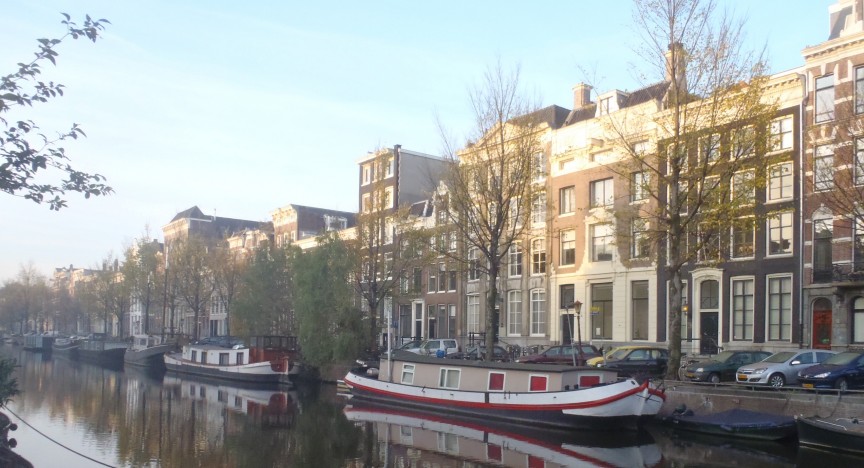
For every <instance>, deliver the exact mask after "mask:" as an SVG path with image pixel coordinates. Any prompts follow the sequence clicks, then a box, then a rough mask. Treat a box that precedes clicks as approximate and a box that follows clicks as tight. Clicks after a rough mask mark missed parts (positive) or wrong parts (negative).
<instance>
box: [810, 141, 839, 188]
mask: <svg viewBox="0 0 864 468" xmlns="http://www.w3.org/2000/svg"><path fill="white" fill-rule="evenodd" d="M832 189H834V147H833V146H832V145H820V146H817V147H816V148H815V149H814V150H813V191H815V192H824V191H827V190H832Z"/></svg>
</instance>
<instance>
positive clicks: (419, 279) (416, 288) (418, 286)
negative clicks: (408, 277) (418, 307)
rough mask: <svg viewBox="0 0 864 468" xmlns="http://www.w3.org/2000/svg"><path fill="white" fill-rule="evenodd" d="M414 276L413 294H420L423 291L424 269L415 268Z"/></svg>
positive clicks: (412, 282)
mask: <svg viewBox="0 0 864 468" xmlns="http://www.w3.org/2000/svg"><path fill="white" fill-rule="evenodd" d="M412 276H413V278H412V281H411V292H415V293H419V292H420V291H422V289H423V269H422V268H417V267H415V268H414V274H413V275H412Z"/></svg>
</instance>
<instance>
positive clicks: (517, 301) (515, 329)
mask: <svg viewBox="0 0 864 468" xmlns="http://www.w3.org/2000/svg"><path fill="white" fill-rule="evenodd" d="M507 334H508V335H511V336H519V335H521V334H522V291H520V290H518V289H514V290H513V291H508V292H507Z"/></svg>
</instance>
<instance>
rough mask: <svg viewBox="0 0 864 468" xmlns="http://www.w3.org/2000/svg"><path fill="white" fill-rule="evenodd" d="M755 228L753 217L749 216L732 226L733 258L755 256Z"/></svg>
mask: <svg viewBox="0 0 864 468" xmlns="http://www.w3.org/2000/svg"><path fill="white" fill-rule="evenodd" d="M754 242H755V229H754V225H753V218H747V219H743V220H741V221H740V224H738V223H736V224H735V225H733V226H732V258H751V257H753V256H754V254H755V251H754Z"/></svg>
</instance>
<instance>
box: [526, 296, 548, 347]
mask: <svg viewBox="0 0 864 468" xmlns="http://www.w3.org/2000/svg"><path fill="white" fill-rule="evenodd" d="M530 297H531V336H546V331H547V326H548V323H547V322H548V320H547V317H546V290H545V289H532V290H531V292H530Z"/></svg>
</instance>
